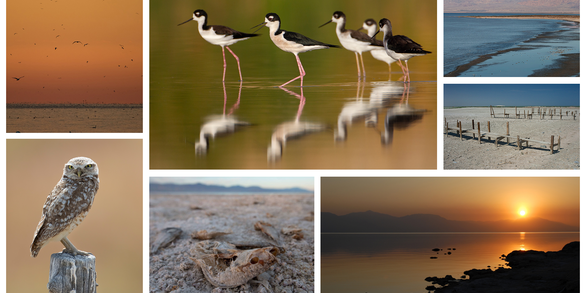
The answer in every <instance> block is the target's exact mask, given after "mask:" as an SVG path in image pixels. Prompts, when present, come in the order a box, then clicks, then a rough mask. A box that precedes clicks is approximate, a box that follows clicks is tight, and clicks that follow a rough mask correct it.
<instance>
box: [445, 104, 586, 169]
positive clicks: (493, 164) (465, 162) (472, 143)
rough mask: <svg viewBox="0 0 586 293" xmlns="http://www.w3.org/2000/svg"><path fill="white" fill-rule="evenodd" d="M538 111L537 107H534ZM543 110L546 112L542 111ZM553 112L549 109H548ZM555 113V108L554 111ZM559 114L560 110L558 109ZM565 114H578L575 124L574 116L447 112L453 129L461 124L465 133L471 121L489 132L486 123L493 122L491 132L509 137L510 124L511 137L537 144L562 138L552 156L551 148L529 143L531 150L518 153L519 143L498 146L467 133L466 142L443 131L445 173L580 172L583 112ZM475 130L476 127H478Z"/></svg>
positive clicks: (466, 110)
mask: <svg viewBox="0 0 586 293" xmlns="http://www.w3.org/2000/svg"><path fill="white" fill-rule="evenodd" d="M533 108H534V109H535V111H537V107H533ZM506 109H507V113H510V117H513V116H514V111H515V108H514V107H513V108H506ZM542 109H543V108H542ZM547 109H550V108H547ZM552 109H553V108H552ZM556 109H557V111H558V113H559V109H560V108H556ZM517 111H519V112H521V113H523V111H526V112H529V111H531V108H530V107H528V108H517ZM562 111H563V112H564V114H565V111H570V112H571V111H578V115H577V116H576V120H574V119H573V117H571V116H563V117H562V119H561V120H560V118H559V115H558V116H557V117H556V116H554V117H553V119H551V120H550V117H549V116H547V117H546V118H545V119H539V117H537V116H535V117H534V118H533V119H515V118H504V117H503V116H504V115H503V109H502V108H495V113H496V114H497V117H496V118H495V117H492V118H491V117H490V110H489V108H488V107H478V108H454V109H444V117H445V119H446V121H447V122H448V125H449V127H450V128H455V127H456V121H462V129H471V128H472V120H474V123H475V124H476V123H477V122H480V129H481V130H482V131H487V122H488V121H490V125H491V132H493V133H499V134H500V133H506V123H507V122H509V134H510V135H513V136H515V137H516V136H517V135H519V136H521V137H529V138H531V139H534V140H538V141H543V142H549V141H550V140H551V136H552V135H554V136H555V142H556V143H557V140H558V136H561V139H562V141H561V149H560V150H559V151H557V150H556V151H554V153H553V154H550V151H549V149H548V147H549V146H548V145H541V144H536V143H530V144H529V146H530V147H529V148H523V149H522V150H518V149H517V146H516V141H512V140H510V142H509V143H508V144H507V143H506V140H502V141H501V142H500V143H499V146H498V147H496V146H495V144H494V137H491V140H487V138H483V139H482V143H478V138H476V139H474V138H473V137H472V134H471V133H464V135H463V140H462V141H460V137H459V135H458V134H457V133H456V132H454V131H451V132H450V133H449V134H448V135H447V136H446V135H445V130H444V169H580V115H579V111H580V109H579V108H577V107H565V108H562ZM475 128H476V126H475Z"/></svg>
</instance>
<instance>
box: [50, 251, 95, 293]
mask: <svg viewBox="0 0 586 293" xmlns="http://www.w3.org/2000/svg"><path fill="white" fill-rule="evenodd" d="M96 278H97V276H96V257H95V256H93V255H91V254H90V255H87V256H84V255H77V256H73V255H71V254H68V253H61V252H60V253H53V254H52V255H51V266H50V271H49V283H48V284H47V289H49V292H50V293H70V292H77V293H95V292H96V287H97V285H98V284H97V283H96Z"/></svg>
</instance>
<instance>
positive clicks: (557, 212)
mask: <svg viewBox="0 0 586 293" xmlns="http://www.w3.org/2000/svg"><path fill="white" fill-rule="evenodd" d="M321 190H322V191H321V197H322V201H321V209H322V211H324V212H331V213H334V214H337V215H345V214H348V213H352V212H363V211H367V210H372V211H375V212H379V213H384V214H389V215H393V216H406V215H410V214H435V215H440V216H442V217H444V218H447V219H450V220H471V221H495V220H507V219H514V218H517V217H519V214H518V211H519V208H521V207H525V208H526V211H527V215H526V216H527V217H539V218H543V219H547V220H551V221H556V222H561V223H564V224H568V225H573V226H579V225H580V180H579V178H578V177H569V178H568V177H563V178H562V177H532V178H529V177H514V178H503V177H465V178H463V177H456V178H453V177H450V178H446V177H418V178H409V177H394V178H322V181H321Z"/></svg>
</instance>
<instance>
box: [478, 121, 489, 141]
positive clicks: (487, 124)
mask: <svg viewBox="0 0 586 293" xmlns="http://www.w3.org/2000/svg"><path fill="white" fill-rule="evenodd" d="M487 125H488V133H490V121H488V122H487ZM478 130H480V127H478ZM488 140H490V136H489V137H488Z"/></svg>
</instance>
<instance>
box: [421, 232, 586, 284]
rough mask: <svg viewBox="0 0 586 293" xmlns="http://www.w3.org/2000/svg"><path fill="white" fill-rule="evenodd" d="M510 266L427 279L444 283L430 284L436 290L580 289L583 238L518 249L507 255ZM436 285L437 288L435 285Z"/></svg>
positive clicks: (433, 282) (473, 270) (506, 258)
mask: <svg viewBox="0 0 586 293" xmlns="http://www.w3.org/2000/svg"><path fill="white" fill-rule="evenodd" d="M503 257H504V259H505V260H506V261H507V262H508V265H509V266H510V268H504V267H499V268H498V269H496V270H494V271H493V270H491V269H480V270H479V269H472V270H469V271H466V272H464V274H465V275H466V276H468V278H467V279H463V280H456V279H455V278H453V277H452V276H450V275H448V276H446V277H444V278H437V277H428V278H426V281H429V282H432V284H434V285H436V284H437V285H440V286H443V287H440V288H438V287H435V286H428V287H427V288H426V290H429V291H435V292H436V293H455V292H458V293H465V292H475V293H492V292H503V293H506V292H515V293H529V292H531V293H539V292H564V293H571V292H580V242H579V241H574V242H570V243H568V244H566V245H565V246H564V247H563V248H562V250H560V251H548V252H544V251H535V250H528V251H520V250H515V251H513V252H511V253H509V254H508V255H506V256H504V255H503ZM432 287H433V288H432Z"/></svg>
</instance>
